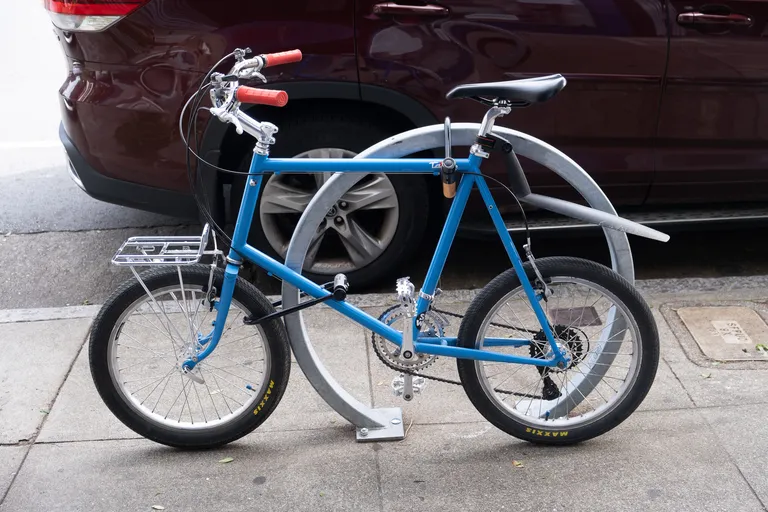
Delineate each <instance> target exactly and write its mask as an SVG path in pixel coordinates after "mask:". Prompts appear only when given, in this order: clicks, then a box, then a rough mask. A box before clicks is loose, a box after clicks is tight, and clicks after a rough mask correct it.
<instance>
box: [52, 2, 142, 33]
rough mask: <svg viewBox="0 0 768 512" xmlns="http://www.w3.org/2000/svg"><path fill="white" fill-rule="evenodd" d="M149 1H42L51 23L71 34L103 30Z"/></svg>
mask: <svg viewBox="0 0 768 512" xmlns="http://www.w3.org/2000/svg"><path fill="white" fill-rule="evenodd" d="M147 2H149V0H43V4H44V5H45V8H46V9H47V10H48V14H49V15H50V17H51V21H53V24H54V25H56V26H57V27H58V28H60V29H62V30H67V31H71V32H80V31H91V32H93V31H99V30H104V29H105V28H107V27H109V26H110V25H112V24H113V23H115V22H117V21H118V20H120V19H121V18H123V17H125V16H127V15H129V14H130V13H132V12H133V11H135V10H136V9H138V8H139V7H141V6H142V5H144V4H146V3H147Z"/></svg>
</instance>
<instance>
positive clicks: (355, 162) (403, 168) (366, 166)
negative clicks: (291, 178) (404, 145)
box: [259, 158, 472, 175]
mask: <svg viewBox="0 0 768 512" xmlns="http://www.w3.org/2000/svg"><path fill="white" fill-rule="evenodd" d="M442 161H443V160H442V159H441V158H434V159H431V158H357V159H355V158H267V159H265V160H264V162H263V163H262V165H260V166H259V167H260V170H261V171H267V172H269V171H273V172H276V173H281V172H282V173H294V172H295V173H307V172H366V173H367V172H383V173H390V174H395V173H403V174H435V175H437V174H440V164H441V163H442ZM455 161H456V166H457V167H458V170H459V171H469V170H471V169H472V165H471V164H470V160H469V159H468V158H457V159H455Z"/></svg>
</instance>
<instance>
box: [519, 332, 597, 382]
mask: <svg viewBox="0 0 768 512" xmlns="http://www.w3.org/2000/svg"><path fill="white" fill-rule="evenodd" d="M579 332H581V331H580V330H578V331H577V330H576V329H574V328H572V327H567V326H565V325H555V326H554V328H553V329H552V334H553V335H554V336H555V344H556V345H557V348H558V349H559V350H560V351H561V352H562V353H563V355H564V356H565V357H567V358H568V359H569V360H570V363H569V364H568V366H567V367H566V368H550V367H547V366H537V367H536V368H537V369H538V370H539V373H540V374H541V375H542V376H545V377H546V376H547V375H549V374H550V373H559V372H563V371H566V370H568V369H570V368H573V367H574V366H576V365H577V364H579V363H580V362H581V360H582V359H583V358H584V355H585V353H586V352H585V350H584V346H585V343H586V345H587V347H588V346H589V341H588V340H586V339H585V340H582V339H581V338H580V337H579ZM582 334H583V332H582ZM584 337H585V338H586V336H584ZM530 354H531V357H534V358H537V359H551V358H552V357H553V356H554V353H553V352H552V347H551V346H550V345H549V341H548V340H547V336H546V334H544V330H540V331H539V332H537V333H536V334H534V335H533V340H532V341H531V344H530Z"/></svg>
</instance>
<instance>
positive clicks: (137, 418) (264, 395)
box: [89, 265, 290, 449]
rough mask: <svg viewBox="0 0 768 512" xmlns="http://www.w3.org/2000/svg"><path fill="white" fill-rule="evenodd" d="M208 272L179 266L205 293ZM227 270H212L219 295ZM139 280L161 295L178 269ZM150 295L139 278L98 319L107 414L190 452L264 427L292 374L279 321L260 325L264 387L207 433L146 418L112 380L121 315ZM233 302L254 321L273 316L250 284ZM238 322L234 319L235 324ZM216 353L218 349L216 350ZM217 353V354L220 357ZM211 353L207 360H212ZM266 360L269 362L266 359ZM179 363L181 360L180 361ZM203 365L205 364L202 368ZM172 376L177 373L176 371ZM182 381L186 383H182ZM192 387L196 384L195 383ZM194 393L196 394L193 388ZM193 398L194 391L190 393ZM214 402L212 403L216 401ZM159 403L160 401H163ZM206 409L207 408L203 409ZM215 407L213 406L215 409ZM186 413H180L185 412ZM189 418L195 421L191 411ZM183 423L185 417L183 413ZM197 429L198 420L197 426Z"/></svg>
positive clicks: (94, 357)
mask: <svg viewBox="0 0 768 512" xmlns="http://www.w3.org/2000/svg"><path fill="white" fill-rule="evenodd" d="M209 272H210V267H208V266H204V265H191V266H184V267H181V274H182V278H183V281H184V283H185V285H187V286H189V287H190V288H192V287H195V286H197V287H201V288H202V289H204V290H207V287H208V279H209ZM223 275H224V274H223V271H222V270H221V269H216V270H215V271H214V279H213V283H214V287H215V288H216V289H217V290H221V285H222V282H223ZM141 278H142V280H143V281H144V283H145V285H146V286H147V288H148V289H149V290H150V291H155V290H161V289H163V288H164V287H172V286H174V285H178V284H179V275H178V271H177V268H176V267H161V268H155V269H151V270H149V271H146V272H144V273H143V274H141ZM142 297H146V292H145V291H144V288H143V287H142V286H141V284H140V283H139V282H138V281H137V280H136V279H131V280H129V281H126V282H125V283H124V284H123V285H122V286H120V287H119V288H118V289H117V290H116V291H115V292H114V293H113V294H112V296H111V297H110V298H109V299H108V300H107V301H106V303H105V304H104V306H103V307H102V309H101V310H100V311H99V313H98V315H97V316H96V319H95V320H94V323H93V327H92V329H91V336H90V342H89V361H90V368H91V375H92V378H93V381H94V384H95V385H96V389H97V390H98V392H99V395H100V396H101V398H102V400H103V401H104V403H105V404H106V405H107V407H108V408H109V410H110V411H111V412H112V413H113V414H114V415H115V416H116V417H117V418H118V419H119V420H120V421H121V422H122V423H123V424H125V425H126V426H127V427H128V428H130V429H131V430H133V431H134V432H136V433H137V434H139V435H141V436H142V437H145V438H147V439H150V440H152V441H155V442H157V443H161V444H164V445H168V446H172V447H176V448H186V449H203V448H214V447H218V446H222V445H225V444H227V443H230V442H232V441H235V440H236V439H239V438H241V437H243V436H245V435H246V434H248V433H250V432H252V431H253V430H254V429H256V428H257V427H258V426H259V425H261V424H262V423H263V422H264V421H265V420H266V419H267V418H268V417H269V416H270V415H271V414H272V412H274V410H275V408H276V407H277V405H278V404H279V402H280V400H281V398H282V396H283V393H284V392H285V389H286V387H287V384H288V378H289V375H290V348H289V345H288V337H287V334H286V332H285V327H284V325H283V323H282V322H281V321H280V320H277V319H275V320H271V321H268V322H264V323H262V324H261V325H260V329H259V333H260V334H261V337H262V340H263V345H264V351H265V354H267V353H268V354H269V358H270V359H269V371H268V372H265V373H268V377H265V379H264V381H263V382H264V383H266V384H264V385H260V386H259V391H258V392H257V393H255V395H254V398H253V400H250V401H249V403H250V404H254V405H253V406H252V407H247V408H244V409H243V410H242V412H240V413H239V414H237V415H236V416H234V415H233V417H232V418H231V420H229V421H226V422H223V423H221V424H219V425H216V426H213V427H210V428H206V427H196V428H181V427H178V428H174V427H171V426H169V425H166V424H163V423H162V422H159V421H157V420H156V419H154V417H152V416H151V415H147V414H146V413H142V411H141V410H138V409H139V408H137V406H136V405H135V404H132V402H131V401H130V399H129V398H128V397H127V396H126V395H125V392H124V390H121V389H120V387H119V386H118V385H117V384H116V382H115V379H114V378H113V372H112V370H113V369H114V368H112V363H111V362H110V360H111V356H110V345H112V344H114V343H116V340H117V337H119V334H117V335H116V336H117V337H115V333H117V332H118V330H122V329H123V327H124V325H125V323H126V322H125V320H123V321H122V322H121V324H120V325H118V322H119V321H120V319H121V317H123V314H124V313H125V312H126V311H127V310H128V309H129V308H130V307H131V306H132V305H134V304H136V303H137V301H139V300H141V299H142ZM233 300H234V301H236V302H237V303H238V304H240V305H242V306H243V307H244V308H245V310H247V312H248V314H249V315H250V316H251V317H252V318H260V317H262V316H264V315H266V314H269V313H272V312H274V311H275V309H274V307H272V305H271V303H270V302H269V301H268V300H267V299H266V297H264V295H263V294H262V293H261V292H260V291H259V290H258V289H257V288H256V287H255V286H253V285H252V284H250V283H248V282H247V281H245V280H244V279H242V278H240V277H238V279H237V284H236V287H235V291H234V294H233ZM233 322H234V320H233ZM216 350H219V347H217V349H216ZM216 350H214V352H213V354H215V353H216ZM213 354H212V355H211V356H209V357H212V356H213ZM265 360H266V358H265ZM177 362H178V361H177ZM204 363H205V361H203V362H202V363H201V364H204ZM114 366H118V365H117V364H115V365H114ZM172 371H173V370H172ZM182 380H183V379H182ZM191 386H192V387H193V386H194V383H193V384H191ZM190 389H192V388H191V387H190ZM190 394H191V391H190ZM209 398H211V401H212V402H213V397H212V396H211V397H209ZM159 400H160V399H159V398H158V402H159ZM200 407H201V408H202V407H203V404H202V403H201V404H200ZM214 407H215V405H214ZM183 411H184V409H183V408H182V412H183ZM189 414H190V417H192V412H191V406H190V413H189ZM180 419H181V414H180ZM193 426H194V421H193Z"/></svg>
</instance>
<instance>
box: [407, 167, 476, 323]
mask: <svg viewBox="0 0 768 512" xmlns="http://www.w3.org/2000/svg"><path fill="white" fill-rule="evenodd" d="M474 184H475V177H474V176H472V175H466V174H465V175H463V176H462V177H461V181H460V182H459V190H458V191H457V192H456V197H454V198H453V204H451V209H450V210H449V211H448V217H447V218H446V219H445V225H444V226H443V232H442V233H441V234H440V241H438V242H437V248H436V249H435V255H434V256H433V257H432V262H431V263H430V264H429V270H428V271H427V277H426V278H425V279H424V286H423V287H422V291H423V292H424V293H425V294H427V295H434V294H435V290H436V289H437V281H438V280H439V279H440V275H441V274H442V273H443V267H445V260H446V259H447V258H448V252H449V251H450V250H451V245H453V239H454V238H455V237H456V231H457V230H458V228H459V221H461V216H462V215H463V214H464V208H465V207H466V206H467V200H468V199H469V194H470V193H471V192H472V187H473V186H474ZM428 307H429V301H428V300H427V299H425V298H424V297H422V296H421V294H419V299H418V303H417V308H416V310H417V312H418V314H417V316H418V315H420V314H421V313H424V312H425V311H426V310H427V308H428ZM414 332H418V330H415V331H414Z"/></svg>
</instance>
